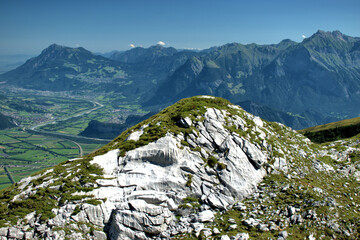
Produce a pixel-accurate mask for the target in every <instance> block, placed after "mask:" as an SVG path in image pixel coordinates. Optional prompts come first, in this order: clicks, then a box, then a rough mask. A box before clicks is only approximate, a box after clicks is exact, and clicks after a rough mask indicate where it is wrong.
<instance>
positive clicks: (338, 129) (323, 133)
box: [298, 117, 360, 143]
mask: <svg viewBox="0 0 360 240" xmlns="http://www.w3.org/2000/svg"><path fill="white" fill-rule="evenodd" d="M298 132H299V133H302V134H304V135H305V136H306V137H308V138H309V139H310V140H312V141H314V142H317V143H323V142H329V141H334V140H340V139H344V138H350V137H353V136H355V135H357V134H359V133H360V117H357V118H352V119H346V120H342V121H338V122H332V123H328V124H324V125H319V126H315V127H311V128H306V129H302V130H299V131H298Z"/></svg>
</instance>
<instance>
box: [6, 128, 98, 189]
mask: <svg viewBox="0 0 360 240" xmlns="http://www.w3.org/2000/svg"><path fill="white" fill-rule="evenodd" d="M78 144H79V145H80V146H81V147H82V150H83V153H84V154H88V153H91V152H93V151H94V150H95V149H98V148H100V147H101V146H102V144H93V143H78ZM79 153H80V150H79V147H78V145H77V144H75V142H73V141H70V140H66V139H60V138H55V137H48V136H42V135H36V134H30V133H28V132H25V131H23V130H22V129H20V128H13V129H10V130H2V131H0V189H3V188H5V187H7V186H10V185H11V181H10V178H9V177H8V175H7V173H6V172H5V169H4V167H7V170H8V171H9V172H10V173H11V175H12V177H13V179H14V181H15V182H17V181H19V180H20V179H22V178H24V177H27V176H29V175H31V174H33V173H35V172H37V171H39V170H41V169H43V168H48V167H51V166H54V165H56V164H58V163H60V162H63V161H66V160H67V159H70V158H76V157H79Z"/></svg>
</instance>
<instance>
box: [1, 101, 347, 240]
mask: <svg viewBox="0 0 360 240" xmlns="http://www.w3.org/2000/svg"><path fill="white" fill-rule="evenodd" d="M203 98H204V99H212V98H211V97H206V98H205V97H203ZM215 100H216V99H215ZM206 101H207V100H206ZM165 111H166V110H165ZM161 121H165V120H164V119H161V118H153V119H152V120H151V121H149V122H145V123H144V124H143V125H142V126H141V127H138V128H137V129H131V130H130V131H129V132H128V133H127V135H126V136H125V137H124V138H123V139H124V140H123V141H124V143H127V144H134V143H136V142H141V141H144V139H146V138H144V136H145V135H146V134H149V132H151V131H150V130H149V129H151V128H152V127H154V126H156V127H160V128H161V127H163V125H161V124H162V122H161ZM174 121H175V123H176V124H177V126H176V127H178V128H179V129H180V130H181V131H178V130H176V131H175V130H174V131H170V130H168V131H167V133H166V134H164V136H161V137H159V138H158V139H157V140H155V141H151V142H148V143H146V144H142V145H140V146H139V147H134V148H133V149H130V147H128V149H127V151H124V148H122V147H121V145H120V147H115V146H118V145H116V144H118V141H120V140H114V141H113V142H112V143H110V146H113V150H109V151H107V152H106V153H102V154H100V155H98V156H95V157H94V158H93V159H92V160H91V161H90V164H91V165H92V166H98V167H100V168H102V169H103V175H102V176H101V177H100V176H97V175H96V174H92V176H97V177H96V179H95V180H94V182H93V183H92V184H90V183H86V184H87V185H86V186H87V188H85V190H86V191H85V190H84V191H82V192H74V193H72V195H73V196H81V197H79V199H80V200H77V199H76V198H72V199H73V200H71V201H70V200H68V201H65V202H63V203H62V204H61V205H60V204H59V205H58V207H57V208H54V209H52V217H50V218H49V219H48V220H46V221H43V220H41V216H38V214H36V213H35V212H32V213H30V214H28V215H27V216H25V218H24V219H26V221H23V222H21V221H19V222H18V224H17V225H16V226H12V227H8V228H1V229H0V239H1V238H3V239H5V238H13V239H29V238H31V239H40V238H45V239H65V237H66V238H69V239H81V238H85V239H107V238H109V239H143V240H146V239H169V238H171V237H172V236H176V235H178V234H183V233H194V234H195V235H196V236H199V235H200V234H202V235H204V236H206V237H210V236H211V235H218V234H220V231H219V229H218V228H217V226H216V227H212V228H209V227H208V224H210V223H212V222H213V221H215V218H216V217H215V216H216V214H217V212H220V211H223V212H226V210H229V209H230V208H233V209H235V210H237V211H240V212H242V215H243V217H244V218H243V220H242V221H241V222H239V221H237V220H234V219H231V218H229V219H228V220H227V222H228V225H226V226H227V230H235V229H238V225H239V224H242V225H243V226H245V227H248V228H249V229H250V228H256V229H258V231H261V232H265V231H275V230H276V231H277V230H278V229H280V228H283V227H286V226H288V225H289V224H302V223H303V222H304V219H313V218H314V219H316V218H315V217H316V216H315V217H313V215H314V214H313V211H312V210H311V209H310V210H308V209H309V208H310V207H312V206H313V205H311V204H312V203H313V202H311V201H310V200H309V201H308V202H306V204H307V207H306V208H305V207H304V209H307V212H304V213H302V214H300V213H298V212H300V211H302V208H301V207H299V206H296V207H293V206H289V207H288V208H286V209H284V210H283V209H280V208H279V209H278V213H277V212H276V210H274V211H273V210H271V208H269V207H267V206H265V205H264V207H262V208H261V210H259V209H258V206H260V205H253V206H252V207H251V208H250V207H249V205H244V204H242V203H241V201H242V200H244V199H245V198H249V197H250V198H252V199H253V201H254V202H256V201H258V202H260V204H262V203H264V201H270V200H271V199H275V198H276V196H277V194H278V195H281V194H283V192H286V191H288V189H289V186H282V187H281V189H280V187H279V186H277V188H276V189H280V190H276V191H278V193H277V192H276V191H275V190H272V188H270V187H262V185H260V186H261V187H259V184H260V183H261V182H262V181H263V178H264V177H265V176H266V175H267V174H270V173H271V174H281V175H285V176H286V177H287V178H288V179H291V178H296V177H299V176H302V175H306V174H305V173H304V172H302V170H301V169H305V168H295V167H294V166H295V165H294V164H295V163H294V161H295V160H296V159H305V158H311V159H313V161H312V162H311V161H309V163H310V164H309V167H311V168H313V169H314V171H315V172H317V173H322V172H326V173H328V172H330V173H331V172H334V171H335V170H334V169H333V168H332V167H331V166H330V165H328V164H326V163H323V162H320V161H319V160H316V156H315V153H313V152H312V151H311V150H310V147H309V146H310V145H311V143H310V142H309V141H308V140H306V139H305V138H304V137H303V136H301V135H298V134H296V133H295V132H293V131H291V130H290V129H287V128H286V127H285V126H282V125H279V124H275V125H270V124H268V123H266V122H264V121H262V120H261V119H260V118H258V117H254V116H252V115H250V114H248V113H246V112H244V111H243V110H242V109H241V108H239V107H238V106H234V105H227V106H226V107H223V108H214V107H205V110H204V112H203V113H200V114H199V115H198V116H194V115H188V116H185V117H180V118H178V117H177V118H176V119H175V120H174ZM152 131H155V130H152ZM285 137H287V138H288V139H291V141H289V142H285V141H284V140H283V139H284V138H285ZM304 149H305V150H306V151H305V150H304ZM322 151H323V152H321V153H323V154H324V155H325V154H329V153H330V154H332V155H334V156H335V155H336V152H331V150H322ZM344 154H345V153H344ZM345 155H346V154H345ZM336 156H337V157H338V158H341V157H342V156H343V155H342V154H338V155H336ZM81 161H82V160H81V159H75V160H71V161H70V162H69V163H68V164H65V165H64V166H65V167H66V171H68V173H66V176H70V177H71V176H72V175H71V174H74V172H77V171H80V170H79V169H77V166H80V165H81ZM70 163H71V164H73V166H74V167H73V168H71V167H70ZM88 167H89V166H88ZM306 168H308V166H307V167H306ZM346 171H347V172H348V174H351V173H350V172H351V171H352V170H343V172H346ZM56 172H57V170H52V169H51V170H48V171H46V172H44V173H42V174H40V175H38V176H34V177H30V178H28V179H24V180H22V181H21V182H20V183H19V188H21V189H23V191H22V193H19V194H18V195H16V196H15V197H14V199H16V200H17V201H20V200H21V199H26V198H28V197H29V196H31V195H32V194H34V193H35V192H36V191H39V190H41V189H42V188H50V187H52V188H59V189H60V188H61V185H59V186H57V185H56V186H53V184H54V182H56V181H57V179H56V178H54V177H53V178H50V177H48V178H47V177H46V176H50V175H48V174H55V173H56ZM289 173H291V175H290V174H289ZM344 174H345V173H344ZM51 176H53V175H51ZM54 176H55V175H54ZM58 177H59V176H58ZM40 178H41V179H43V180H42V183H41V184H40V185H38V186H36V187H34V186H33V185H32V183H33V182H34V181H36V180H37V179H40ZM70 179H71V178H70ZM78 180H79V178H78V177H74V178H72V179H71V181H78ZM89 188H90V189H89ZM292 188H295V187H292ZM271 191H273V192H271ZM311 191H313V192H316V193H315V194H324V192H323V190H322V189H320V188H314V189H313V190H311ZM265 192H266V194H267V195H266V196H265V195H264V193H265ZM327 202H329V204H330V202H331V201H330V200H328V201H327ZM327 202H326V204H327ZM261 206H263V205H261ZM254 209H255V210H254ZM271 211H272V212H271ZM309 211H310V212H309ZM264 212H267V214H269V216H277V215H279V216H283V218H284V219H285V220H281V221H285V223H286V224H287V225H286V224H285V225H284V224H283V223H282V222H281V221H279V222H276V221H271V222H270V223H268V222H266V221H265V220H261V219H257V218H256V217H257V216H260V215H261V213H264ZM218 236H219V235H218ZM286 236H287V233H286V231H285V232H284V231H283V232H282V233H279V238H280V237H282V238H284V239H285V238H286ZM219 237H220V236H219ZM228 238H229V237H228V236H227V235H223V236H222V237H221V239H228ZM248 238H249V235H248V234H247V233H239V234H238V235H236V237H235V239H248Z"/></svg>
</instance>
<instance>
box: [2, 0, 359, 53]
mask: <svg viewBox="0 0 360 240" xmlns="http://www.w3.org/2000/svg"><path fill="white" fill-rule="evenodd" d="M359 10H360V1H359V0H302V1H299V0H296V1H292V0H286V1H285V0H271V1H269V0H267V1H260V0H251V1H244V0H217V1H214V0H191V1H190V0H189V1H188V0H176V1H175V0H166V1H165V0H116V1H115V0H113V1H112V0H98V1H94V0H71V1H68V0H61V1H58V0H31V1H29V0H0V36H1V37H0V55H3V54H39V53H40V52H41V50H42V49H44V48H46V47H47V46H49V45H50V44H52V43H57V44H61V45H66V46H70V47H76V46H82V47H84V48H86V49H88V50H91V51H94V52H107V51H111V50H126V49H130V44H133V45H134V46H143V47H149V46H151V45H154V44H156V43H157V42H159V41H162V42H164V43H165V44H166V46H172V47H175V48H199V49H204V48H209V47H212V46H219V45H223V44H226V43H229V42H238V43H243V44H247V43H253V42H255V43H259V44H269V43H278V42H280V41H281V40H282V39H286V38H289V39H291V40H294V41H297V42H300V41H302V35H305V36H310V35H312V34H313V33H315V32H316V31H317V30H318V29H321V30H325V31H333V30H340V31H341V32H343V33H344V34H347V35H350V36H356V37H360V14H359Z"/></svg>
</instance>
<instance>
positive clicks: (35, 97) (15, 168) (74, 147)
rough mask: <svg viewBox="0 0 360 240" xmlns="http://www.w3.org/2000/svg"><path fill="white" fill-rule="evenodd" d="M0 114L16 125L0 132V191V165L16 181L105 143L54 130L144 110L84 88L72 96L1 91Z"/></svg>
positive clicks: (3, 176)
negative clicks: (89, 92)
mask: <svg viewBox="0 0 360 240" xmlns="http://www.w3.org/2000/svg"><path fill="white" fill-rule="evenodd" d="M95 102H97V103H95ZM98 103H99V104H102V105H103V106H101V105H99V104H98ZM0 112H1V113H3V114H4V115H6V116H9V117H11V118H12V119H14V120H15V121H16V123H17V124H18V127H16V128H12V129H6V130H0V189H3V188H5V187H7V186H9V185H11V181H10V178H9V176H8V174H7V173H6V171H5V169H4V167H6V169H7V171H8V172H10V174H11V176H12V178H13V180H14V181H15V182H17V181H19V180H20V179H22V178H24V177H27V176H29V175H31V174H33V173H35V172H37V171H39V170H41V169H44V168H47V167H51V166H54V165H56V164H58V163H60V162H62V161H65V160H68V159H71V158H76V157H78V156H79V154H80V149H79V146H80V147H81V149H82V153H83V155H86V154H89V153H91V152H93V151H94V150H96V149H98V148H100V147H101V146H102V145H104V144H105V143H99V141H94V140H91V139H89V140H87V139H85V140H84V139H77V138H71V137H70V136H59V135H58V133H61V134H68V135H75V136H76V135H78V134H79V133H80V132H82V131H84V130H85V128H86V127H87V126H88V123H89V122H90V121H91V120H98V121H101V122H113V123H122V122H123V121H124V120H125V119H126V117H127V116H128V115H130V114H139V113H140V114H141V113H142V114H143V113H145V112H143V111H142V109H141V108H140V106H139V105H137V104H136V103H134V102H132V103H131V104H129V103H128V102H127V100H126V99H125V98H124V97H123V96H122V95H119V94H115V93H106V94H104V93H99V94H98V95H91V96H89V95H88V94H87V93H86V92H83V93H80V92H79V93H78V95H71V94H70V93H67V92H59V93H54V92H41V91H36V90H29V89H26V90H24V89H0ZM32 127H35V130H31V129H32ZM41 131H45V132H41ZM52 133H55V134H52Z"/></svg>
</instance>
